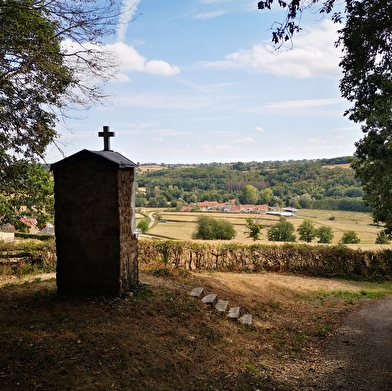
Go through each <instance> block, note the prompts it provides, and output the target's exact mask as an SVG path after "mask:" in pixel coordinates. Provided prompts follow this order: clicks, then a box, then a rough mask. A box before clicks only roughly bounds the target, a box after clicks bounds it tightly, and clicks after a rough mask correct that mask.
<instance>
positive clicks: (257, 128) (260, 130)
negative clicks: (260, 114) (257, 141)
mask: <svg viewBox="0 0 392 391" xmlns="http://www.w3.org/2000/svg"><path fill="white" fill-rule="evenodd" d="M255 131H256V132H260V133H263V132H264V129H263V128H262V127H260V126H256V127H255Z"/></svg>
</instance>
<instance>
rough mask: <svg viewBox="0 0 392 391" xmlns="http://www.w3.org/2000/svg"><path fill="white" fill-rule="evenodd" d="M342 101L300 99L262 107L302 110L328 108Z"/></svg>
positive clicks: (335, 99)
mask: <svg viewBox="0 0 392 391" xmlns="http://www.w3.org/2000/svg"><path fill="white" fill-rule="evenodd" d="M341 102H342V99H340V98H333V99H302V100H288V101H283V102H276V103H270V104H268V105H266V106H264V107H266V108H269V109H304V108H309V107H318V106H329V105H334V104H337V103H341Z"/></svg>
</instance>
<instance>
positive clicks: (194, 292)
mask: <svg viewBox="0 0 392 391" xmlns="http://www.w3.org/2000/svg"><path fill="white" fill-rule="evenodd" d="M203 292H204V288H201V287H199V288H194V289H192V291H191V292H190V293H189V294H190V295H191V296H193V297H200V296H201V294H202V293H203Z"/></svg>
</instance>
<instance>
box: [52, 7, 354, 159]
mask: <svg viewBox="0 0 392 391" xmlns="http://www.w3.org/2000/svg"><path fill="white" fill-rule="evenodd" d="M131 6H133V8H132V12H131V13H128V14H127V17H128V18H129V17H135V16H137V15H139V14H141V15H140V16H138V17H137V18H136V19H135V20H134V21H133V22H131V23H127V20H123V21H122V22H123V23H121V24H119V27H118V30H117V34H116V36H113V37H111V39H110V40H108V41H107V48H108V49H109V50H111V52H112V55H113V57H114V58H116V59H117V61H118V64H119V69H120V71H119V73H118V75H117V78H116V80H114V81H111V82H109V83H108V84H107V86H106V91H107V92H108V93H109V94H110V95H111V97H110V98H109V99H108V101H107V102H106V104H105V105H103V106H94V107H91V108H90V109H89V110H88V111H87V112H78V113H74V116H75V117H79V118H78V119H74V120H68V121H67V123H66V124H65V125H64V124H61V125H59V127H58V129H57V130H58V131H59V132H60V133H61V134H62V137H61V139H60V140H59V143H60V146H61V148H62V149H63V151H64V153H65V154H66V156H70V155H72V154H73V153H76V152H78V151H79V150H81V149H90V150H102V149H103V140H102V139H99V138H98V137H97V133H98V132H99V131H101V130H102V127H103V126H104V125H107V126H110V128H111V130H112V131H114V132H115V133H116V136H115V138H114V139H112V140H111V149H113V150H115V151H118V152H120V153H122V154H124V155H125V156H127V157H128V158H129V159H131V160H132V161H134V162H140V163H148V162H155V163H210V162H237V161H242V162H248V161H265V160H289V159H295V160H297V159H315V158H329V157H337V156H345V155H352V154H353V152H354V142H355V141H356V140H358V139H359V138H360V137H361V131H360V128H359V126H358V125H357V124H353V123H351V122H350V121H348V119H346V118H345V117H343V112H344V110H345V108H347V107H348V103H347V102H345V101H344V100H343V99H341V98H340V93H339V88H338V84H339V78H340V77H341V71H340V69H339V67H338V63H339V56H340V54H341V52H340V50H339V49H336V48H335V47H334V41H335V40H336V30H337V28H338V26H336V25H334V24H333V23H332V22H330V21H329V20H326V19H321V18H320V16H319V15H318V14H317V13H316V12H309V13H307V14H306V16H305V17H304V18H303V22H302V27H303V31H302V32H301V34H299V35H297V37H296V38H295V40H294V43H293V46H292V47H291V46H290V45H288V46H285V47H282V48H281V49H280V50H279V51H278V52H277V51H276V50H275V49H274V48H273V47H272V45H271V31H270V27H271V25H272V24H273V22H274V21H282V20H283V18H284V12H282V11H281V10H279V9H275V10H271V11H260V10H257V0H187V1H162V0H136V1H135V0H126V1H125V2H124V7H125V8H129V7H131ZM71 114H72V113H71ZM61 158H62V156H61V154H60V153H59V152H58V151H57V150H56V148H55V147H54V146H53V147H50V148H49V149H48V157H47V160H48V162H50V163H52V162H54V161H57V160H60V159H61Z"/></svg>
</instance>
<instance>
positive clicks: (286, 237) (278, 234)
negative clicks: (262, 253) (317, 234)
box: [267, 217, 296, 242]
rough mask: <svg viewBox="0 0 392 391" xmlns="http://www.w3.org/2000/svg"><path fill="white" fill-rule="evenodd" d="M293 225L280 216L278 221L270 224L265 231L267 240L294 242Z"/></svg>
mask: <svg viewBox="0 0 392 391" xmlns="http://www.w3.org/2000/svg"><path fill="white" fill-rule="evenodd" d="M294 232H295V228H294V225H293V224H291V223H290V222H289V221H287V220H286V219H285V218H283V217H281V218H280V220H279V223H277V224H275V225H273V226H271V228H269V229H268V231H267V236H268V240H269V241H275V242H295V241H296V236H295V234H294Z"/></svg>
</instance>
